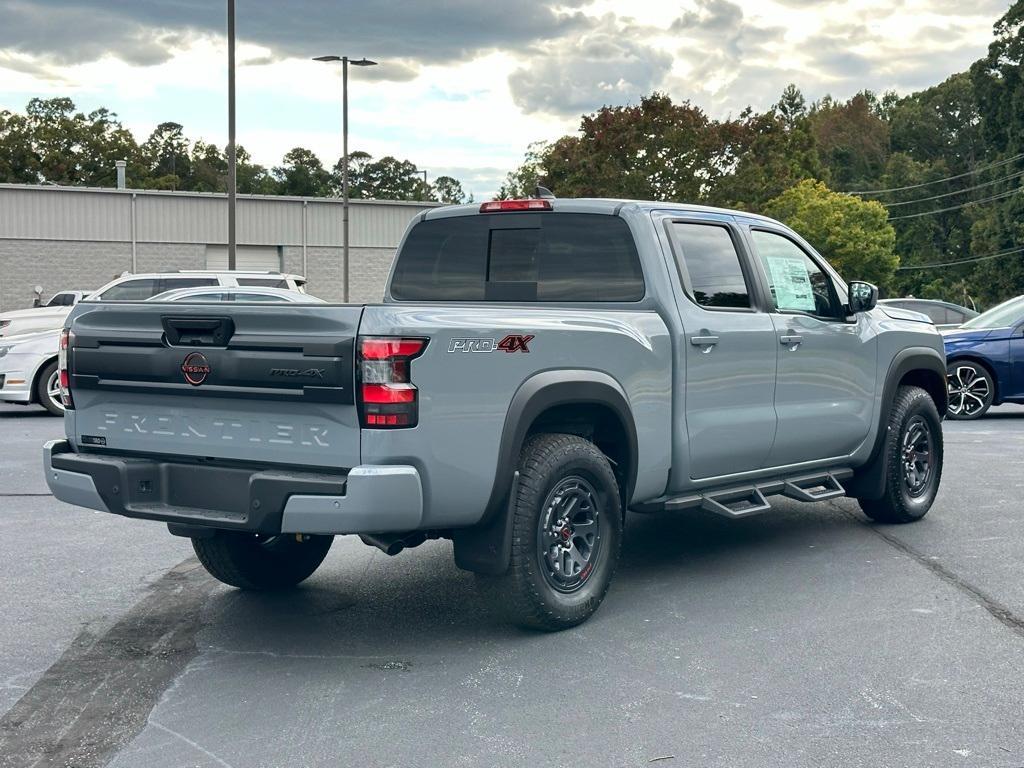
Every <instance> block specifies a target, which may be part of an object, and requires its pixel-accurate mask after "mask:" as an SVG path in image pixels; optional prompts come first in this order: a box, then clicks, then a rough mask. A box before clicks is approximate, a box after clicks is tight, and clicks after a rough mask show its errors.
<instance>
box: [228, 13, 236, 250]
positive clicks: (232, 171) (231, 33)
mask: <svg viewBox="0 0 1024 768" xmlns="http://www.w3.org/2000/svg"><path fill="white" fill-rule="evenodd" d="M237 193H238V176H237V173H236V157H235V0H228V269H229V270H233V269H235V267H236V263H237V262H236V259H235V254H236V251H237V247H236V240H235V204H236V202H237V200H236V195H237Z"/></svg>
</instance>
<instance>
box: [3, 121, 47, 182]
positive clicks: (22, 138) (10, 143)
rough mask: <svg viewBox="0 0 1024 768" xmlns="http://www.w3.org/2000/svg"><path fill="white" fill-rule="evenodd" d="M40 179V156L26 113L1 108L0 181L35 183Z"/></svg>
mask: <svg viewBox="0 0 1024 768" xmlns="http://www.w3.org/2000/svg"><path fill="white" fill-rule="evenodd" d="M38 181H39V157H38V155H36V152H35V147H34V146H33V141H32V130H31V128H30V126H29V124H28V120H27V119H26V118H25V116H24V115H19V114H17V113H14V112H9V111H7V110H6V109H5V110H0V182H4V183H7V184H35V183H37V182H38Z"/></svg>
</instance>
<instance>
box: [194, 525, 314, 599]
mask: <svg viewBox="0 0 1024 768" xmlns="http://www.w3.org/2000/svg"><path fill="white" fill-rule="evenodd" d="M333 541H334V537H333V536H304V535H296V534H291V533H287V534H281V535H279V536H257V535H253V534H246V533H234V532H229V531H219V532H218V533H217V534H216V535H215V536H212V537H210V538H207V539H192V548H193V549H194V550H195V551H196V556H197V557H198V558H199V562H201V563H202V564H203V567H204V568H206V570H207V571H209V573H210V575H211V576H213V577H214V578H215V579H217V580H218V581H222V582H224V583H225V584H228V585H230V586H232V587H238V588H239V589H256V590H266V589H284V588H286V587H293V586H295V585H296V584H298V583H299V582H301V581H304V580H305V579H307V578H309V577H310V576H311V575H312V574H313V571H315V570H316V569H317V568H318V567H319V566H320V563H322V562H323V561H324V558H325V557H327V552H328V550H329V549H330V548H331V544H332V543H333Z"/></svg>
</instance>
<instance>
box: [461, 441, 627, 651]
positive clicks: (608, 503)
mask: <svg viewBox="0 0 1024 768" xmlns="http://www.w3.org/2000/svg"><path fill="white" fill-rule="evenodd" d="M574 478H579V479H582V480H583V481H584V483H585V484H586V486H587V488H588V490H590V491H593V498H594V500H595V502H596V503H595V504H594V505H593V506H594V508H595V509H597V510H598V515H597V517H596V518H595V520H596V525H597V529H596V530H597V532H598V536H599V537H600V538H599V544H598V546H597V547H596V549H594V550H592V556H593V558H594V562H592V563H590V564H591V565H592V568H591V570H590V571H588V572H587V574H586V575H585V576H584V578H585V581H583V582H582V583H580V584H579V586H578V587H575V591H571V592H563V591H559V589H557V588H556V587H555V586H552V583H551V579H552V578H553V577H552V576H549V575H545V572H544V571H543V570H542V569H544V568H545V567H546V565H545V563H546V561H545V556H544V554H543V553H542V551H541V550H540V545H539V540H540V537H541V535H542V534H541V532H540V531H539V527H540V526H541V525H542V521H543V520H545V519H547V516H548V514H549V509H550V508H551V507H550V502H551V501H552V499H551V494H553V493H555V492H556V491H557V489H559V488H562V487H565V484H566V483H570V484H571V483H573V482H575V481H574ZM513 493H514V494H515V496H514V498H513V499H512V505H511V506H512V509H511V514H512V516H513V517H512V553H511V560H510V566H509V569H508V571H506V572H505V573H504V574H502V575H501V576H484V575H480V576H478V581H479V583H480V585H481V587H482V588H483V590H484V591H485V593H487V594H488V596H489V597H490V599H491V601H492V602H493V603H494V604H495V605H496V607H497V608H498V610H499V611H500V612H502V613H503V614H504V615H505V617H506V618H507V619H509V620H510V621H512V622H513V623H515V624H518V625H520V626H522V627H526V628H529V629H539V630H544V631H549V632H554V631H558V630H562V629H568V628H570V627H574V626H576V625H577V624H581V623H582V622H584V621H586V620H587V619H588V618H590V616H591V615H593V613H594V611H596V610H597V608H598V606H599V605H600V604H601V601H602V600H604V596H605V595H606V594H607V592H608V587H609V586H610V584H611V581H612V576H613V575H614V573H615V567H616V565H617V563H618V559H619V551H620V549H621V546H622V522H623V521H622V502H621V499H620V495H619V486H618V483H617V482H616V479H615V474H614V472H613V471H612V468H611V465H610V463H609V461H608V458H607V457H606V456H605V455H604V454H603V453H601V451H600V450H598V448H597V446H595V445H594V444H593V443H591V442H590V441H589V440H585V439H584V438H582V437H579V436H577V435H567V434H540V435H535V436H533V437H531V438H529V439H528V440H527V441H526V443H525V445H524V446H523V449H522V452H521V453H520V457H519V481H518V483H517V484H516V486H515V487H514V489H513ZM556 498H557V497H556ZM548 572H549V573H550V570H549V571H548ZM581 575H583V574H582V571H581Z"/></svg>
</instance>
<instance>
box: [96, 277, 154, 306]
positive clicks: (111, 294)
mask: <svg viewBox="0 0 1024 768" xmlns="http://www.w3.org/2000/svg"><path fill="white" fill-rule="evenodd" d="M158 285H159V281H158V280H157V279H156V278H151V277H143V278H139V279H138V280H125V281H124V282H123V283H118V284H117V285H114V286H111V287H110V288H108V289H107V290H105V291H104V292H103V294H102V295H101V296H100V299H101V300H102V301H145V300H146V299H148V298H151V297H153V296H156V295H157V294H158V293H161V291H159V290H157V288H158Z"/></svg>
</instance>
